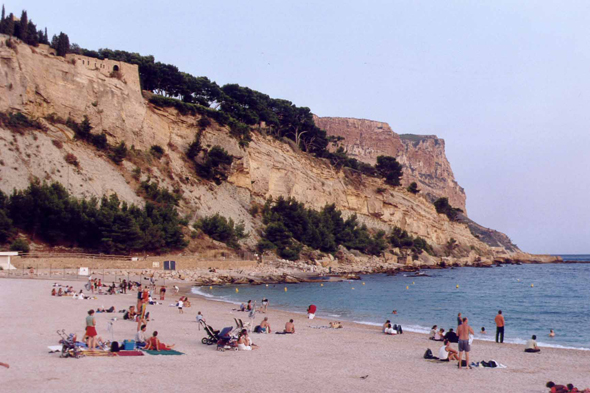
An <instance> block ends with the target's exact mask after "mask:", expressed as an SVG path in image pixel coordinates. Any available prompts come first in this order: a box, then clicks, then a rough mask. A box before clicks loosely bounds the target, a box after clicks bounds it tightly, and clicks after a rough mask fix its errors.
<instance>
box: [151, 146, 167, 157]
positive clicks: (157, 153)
mask: <svg viewBox="0 0 590 393" xmlns="http://www.w3.org/2000/svg"><path fill="white" fill-rule="evenodd" d="M150 153H152V155H153V156H154V157H156V158H157V159H158V160H159V159H160V158H162V156H163V155H164V149H162V147H161V146H159V145H152V147H151V148H150Z"/></svg>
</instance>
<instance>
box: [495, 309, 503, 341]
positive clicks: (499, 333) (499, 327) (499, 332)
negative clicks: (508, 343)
mask: <svg viewBox="0 0 590 393" xmlns="http://www.w3.org/2000/svg"><path fill="white" fill-rule="evenodd" d="M494 321H495V322H496V342H499V343H503V342H504V325H505V322H504V316H503V315H502V310H499V311H498V315H496V318H495V319H494ZM498 340H499V341H498Z"/></svg>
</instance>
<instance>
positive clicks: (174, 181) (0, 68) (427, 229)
mask: <svg viewBox="0 0 590 393" xmlns="http://www.w3.org/2000/svg"><path fill="white" fill-rule="evenodd" d="M3 41H4V39H3V38H2V37H0V111H3V112H5V111H22V112H23V113H26V114H27V115H28V116H30V117H33V118H37V119H39V121H41V122H42V123H43V124H44V128H45V129H44V131H40V130H34V131H27V132H24V133H14V132H12V131H10V130H8V129H3V128H1V127H0V143H1V144H2V149H1V150H0V189H1V190H2V191H4V192H11V191H12V190H13V189H14V188H25V187H26V186H27V185H28V184H29V181H30V180H31V179H33V178H38V179H41V180H47V181H59V182H60V183H62V184H63V185H64V186H66V187H67V188H68V190H69V191H70V192H72V193H73V194H74V195H78V196H86V197H88V196H93V195H94V196H98V197H100V196H102V195H104V194H108V193H117V194H118V195H119V197H120V198H121V199H123V200H125V201H128V202H134V203H142V199H141V198H140V197H138V195H137V193H136V190H137V188H138V185H139V181H141V180H144V179H146V178H148V176H149V178H150V179H152V180H153V181H157V182H158V183H159V184H160V186H162V187H166V188H168V189H172V188H178V189H180V190H181V192H182V200H181V203H180V210H181V211H182V212H183V214H188V215H189V217H191V218H193V219H194V218H197V217H201V216H205V215H210V214H214V213H220V214H222V215H224V216H226V217H231V218H233V219H234V220H235V221H237V222H239V221H243V222H244V223H245V225H246V230H247V231H250V232H251V233H252V236H250V240H249V241H250V242H251V244H252V243H254V242H255V241H256V236H257V235H256V229H257V228H260V222H259V221H258V219H256V218H253V217H252V216H251V214H250V213H249V209H250V207H251V206H252V204H253V203H259V204H262V203H264V200H265V199H266V198H267V197H269V196H272V197H275V198H276V197H278V196H285V197H294V198H296V199H297V200H299V201H301V202H304V203H305V204H307V205H309V206H311V207H313V208H316V209H320V208H322V207H323V206H324V205H325V204H327V203H334V204H336V206H337V208H338V209H340V210H341V211H342V212H343V214H344V215H346V216H348V215H352V214H357V215H358V217H359V220H360V221H361V222H363V223H366V224H367V226H369V227H370V228H380V229H385V230H390V229H391V227H392V226H398V227H401V228H402V229H405V230H407V231H408V232H410V233H411V234H413V235H417V236H422V237H424V238H425V239H426V240H428V241H429V242H430V243H431V244H433V245H434V246H435V247H436V248H438V249H439V250H440V251H442V250H443V249H444V246H445V244H446V243H447V242H448V241H449V240H450V239H451V238H454V239H455V240H457V243H458V244H459V247H458V249H457V250H455V251H454V253H455V255H456V256H460V255H463V256H465V257H466V256H467V255H468V254H470V253H471V254H473V253H474V252H475V253H477V255H478V257H482V258H487V259H489V260H491V259H492V258H497V257H500V256H510V255H512V254H513V253H512V250H508V251H509V252H507V250H506V249H504V248H503V247H501V246H500V247H496V248H492V247H490V246H488V245H487V244H485V243H484V242H482V241H480V240H479V239H478V238H476V237H474V236H473V235H472V233H471V231H470V229H469V227H468V226H467V225H466V224H464V223H457V222H450V221H449V220H448V219H447V218H446V216H444V215H439V214H437V213H436V211H435V209H434V207H433V205H432V203H431V202H430V201H429V200H427V197H426V196H424V195H423V193H421V194H419V195H412V194H410V193H408V192H406V191H405V189H404V188H400V187H398V188H395V189H394V188H391V187H387V186H385V185H384V183H383V182H382V180H380V179H374V178H367V177H363V176H360V175H359V174H358V173H353V172H352V171H346V170H344V171H336V170H335V169H334V168H333V167H332V166H331V165H330V164H329V162H327V161H325V160H321V159H317V158H313V157H311V156H310V155H308V154H305V153H302V152H300V151H295V150H293V148H292V147H290V145H288V144H285V143H282V142H279V141H277V140H274V139H272V138H270V137H264V136H262V135H259V134H256V133H254V134H253V140H252V142H251V143H250V145H249V147H248V148H246V149H243V148H240V146H239V145H238V143H237V141H236V140H235V139H234V138H232V137H231V136H230V135H229V132H228V130H227V129H225V128H222V127H219V126H217V125H213V126H211V127H209V128H207V129H206V130H205V132H204V135H203V140H202V144H203V146H205V147H206V146H213V145H220V146H222V147H224V148H225V149H226V150H227V151H228V152H229V153H230V154H232V155H233V156H234V157H235V160H234V164H233V165H232V168H231V172H230V176H229V179H228V181H227V182H224V183H223V184H221V185H219V186H217V185H215V184H212V183H210V182H207V181H203V180H202V179H200V178H198V177H197V176H195V171H194V168H193V167H192V164H191V163H190V162H188V161H187V159H186V158H185V154H184V152H185V151H186V150H187V147H188V145H189V143H190V142H191V141H192V140H194V137H195V133H196V131H197V129H196V125H195V124H196V120H197V119H196V118H195V117H191V116H182V115H180V114H179V113H178V112H177V111H176V110H175V109H161V108H157V107H154V106H153V105H151V104H149V103H148V101H147V100H146V99H145V98H144V97H143V96H142V94H141V91H139V84H138V82H137V80H136V79H134V78H137V75H136V74H134V73H133V70H132V69H129V68H127V67H123V68H122V69H123V71H124V72H123V75H122V77H121V78H120V79H119V78H112V77H109V76H108V75H105V72H104V70H101V69H100V67H98V66H97V68H94V69H93V68H92V63H90V65H91V66H90V68H89V67H88V64H86V61H88V59H86V58H83V57H78V56H77V57H76V61H75V62H73V61H71V60H72V59H71V58H70V59H63V58H59V57H55V56H52V55H50V54H49V53H47V51H44V50H43V48H38V49H34V48H31V47H29V46H27V45H24V44H19V45H18V46H17V48H16V51H15V50H13V49H10V48H8V47H7V46H6V45H5V44H4V42H3ZM81 61H84V64H82V65H81V64H80V62H81ZM130 67H131V66H130ZM52 113H55V114H56V115H58V116H61V117H63V118H67V117H68V116H70V117H72V118H73V119H75V120H77V121H80V120H81V119H82V117H83V116H84V115H87V116H89V118H90V121H91V123H92V124H93V125H94V127H95V130H94V131H93V132H102V131H104V132H106V133H107V134H108V136H109V139H110V142H111V143H113V142H119V141H125V142H126V143H127V145H128V146H130V147H131V146H133V150H132V152H131V154H130V157H129V158H128V159H126V160H125V161H124V163H123V164H122V165H121V166H117V165H115V164H113V163H112V162H111V161H110V160H109V159H108V158H107V157H106V156H105V155H104V153H101V152H99V151H97V150H96V149H94V148H93V147H91V146H89V145H87V144H85V143H83V142H80V141H76V140H74V138H73V134H72V132H71V130H69V129H68V128H67V127H65V126H63V125H60V124H56V123H51V122H49V121H46V120H44V117H45V116H47V115H49V114H52ZM350 121H351V122H352V120H350ZM359 122H362V121H359ZM359 124H361V123H359ZM362 124H365V125H363V127H366V124H368V123H364V122H362ZM371 124H373V125H374V124H379V123H375V122H372V123H371ZM382 127H383V128H384V129H385V127H386V125H384V124H383V125H382ZM328 128H329V127H328ZM349 128H350V127H349ZM387 129H388V130H389V131H388V132H387V133H389V134H391V135H394V134H393V133H392V132H391V130H390V129H389V128H387ZM387 133H386V132H383V134H377V136H375V137H374V138H380V137H383V138H384V139H383V141H384V142H383V144H385V143H389V145H388V146H390V147H388V149H389V148H390V149H397V150H395V151H399V152H400V153H399V155H398V154H396V156H398V157H400V160H401V161H402V163H404V164H406V165H408V166H410V167H411V168H420V166H422V168H426V167H428V168H429V169H428V170H425V169H423V170H422V172H419V173H423V174H424V173H429V174H431V175H432V177H433V179H432V181H431V182H430V183H428V184H433V185H436V184H441V182H443V183H444V182H445V181H448V182H449V184H450V185H452V184H453V180H452V172H451V171H450V167H448V169H443V168H438V169H437V168H436V167H437V165H438V164H437V163H440V162H442V158H444V146H441V143H442V142H441V141H440V140H438V139H435V138H425V140H423V141H420V142H419V143H418V144H417V145H414V144H412V143H410V144H407V143H406V142H404V140H403V138H400V137H399V136H398V137H397V138H392V137H391V136H387V135H388V134H387ZM367 135H369V134H367ZM371 143H373V144H372V145H371V146H379V142H378V141H377V139H375V141H374V142H371ZM155 144H157V145H160V146H161V147H163V148H164V149H165V152H166V154H165V155H164V157H163V158H162V159H161V160H159V161H158V160H155V159H153V158H152V157H150V155H149V154H147V153H145V152H147V151H149V148H150V147H151V146H152V145H155ZM359 146H361V145H359ZM362 146H364V145H362ZM359 148H360V147H359ZM429 149H430V150H431V152H430V153H428V154H429V155H428V154H427V153H426V152H427V151H429ZM388 151H389V150H388ZM391 151H394V150H391ZM435 152H439V154H442V156H436V154H435ZM67 153H72V154H74V155H76V156H77V157H78V160H79V161H80V166H79V168H75V167H72V166H71V165H68V164H66V163H65V161H64V155H65V154H67ZM421 154H422V155H423V156H424V157H423V159H422V161H419V160H417V159H416V155H417V156H420V155H421ZM427 156H428V157H431V158H429V159H427V158H426V157H427ZM444 162H445V163H446V159H445V160H444ZM447 165H448V163H447ZM137 168H141V169H142V174H141V175H140V178H139V179H137V176H132V174H133V172H136V169H137ZM409 172H410V173H411V171H409ZM441 174H442V175H443V176H447V177H446V180H445V181H441V180H436V177H437V176H438V175H441ZM415 176H419V175H415ZM410 179H411V178H409V179H406V180H405V181H406V182H407V181H409V180H410ZM420 184H422V187H425V186H424V185H425V184H427V183H426V180H424V181H422V182H421V183H420ZM454 184H455V185H456V183H454ZM449 187H451V186H449ZM457 187H458V186H457ZM378 188H385V189H386V191H385V192H380V193H378V192H377V191H376V190H377V189H378ZM458 189H459V188H458ZM457 195H459V194H457ZM456 198H459V196H456ZM451 200H452V201H453V199H451ZM462 200H463V204H464V196H463V199H462ZM463 204H460V203H458V202H457V201H455V205H456V206H463ZM519 255H526V254H519ZM472 257H473V255H472Z"/></svg>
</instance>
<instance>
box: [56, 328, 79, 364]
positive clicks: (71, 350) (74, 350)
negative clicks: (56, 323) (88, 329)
mask: <svg viewBox="0 0 590 393" xmlns="http://www.w3.org/2000/svg"><path fill="white" fill-rule="evenodd" d="M57 334H58V336H59V337H61V339H60V340H59V343H60V344H62V347H61V355H60V357H62V358H69V357H72V358H76V359H79V358H81V357H82V356H84V355H83V354H82V351H81V350H80V348H79V347H77V346H76V340H75V337H76V336H74V335H73V334H67V333H66V331H65V329H63V330H61V331H60V330H58V331H57Z"/></svg>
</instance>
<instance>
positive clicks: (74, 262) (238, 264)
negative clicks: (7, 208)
mask: <svg viewBox="0 0 590 393" xmlns="http://www.w3.org/2000/svg"><path fill="white" fill-rule="evenodd" d="M164 261H176V270H191V269H195V270H196V269H208V268H215V269H248V268H252V267H255V266H256V261H244V260H235V259H234V260H231V259H227V260H210V259H199V258H196V257H188V256H182V257H165V258H156V257H148V258H145V259H144V258H141V260H139V261H131V260H129V259H122V260H104V259H80V258H21V257H12V258H11V260H10V262H11V263H12V265H13V266H14V267H16V268H17V269H23V267H24V268H25V269H28V268H31V267H32V268H34V269H55V270H60V269H73V268H79V267H88V268H90V269H124V270H132V269H161V270H163V269H164V263H163V262H164ZM154 263H158V266H154Z"/></svg>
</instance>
